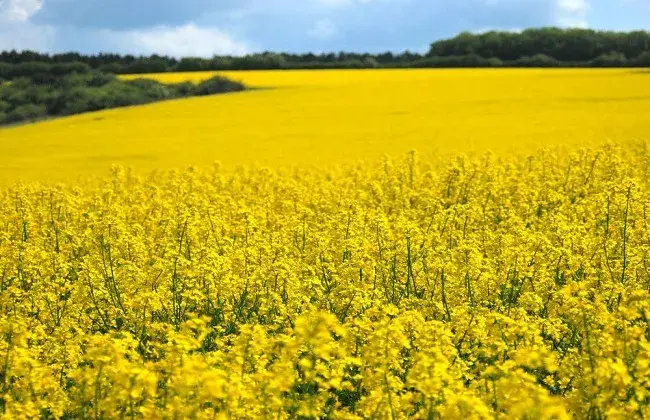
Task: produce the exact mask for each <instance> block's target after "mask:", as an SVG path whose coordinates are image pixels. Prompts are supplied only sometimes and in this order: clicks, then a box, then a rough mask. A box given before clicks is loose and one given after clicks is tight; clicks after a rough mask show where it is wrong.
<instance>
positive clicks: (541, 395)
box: [0, 70, 650, 419]
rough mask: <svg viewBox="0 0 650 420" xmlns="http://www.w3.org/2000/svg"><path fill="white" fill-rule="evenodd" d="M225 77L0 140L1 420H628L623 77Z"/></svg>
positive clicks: (641, 154)
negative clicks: (174, 95) (230, 88)
mask: <svg viewBox="0 0 650 420" xmlns="http://www.w3.org/2000/svg"><path fill="white" fill-rule="evenodd" d="M226 75H227V76H230V77H232V78H235V79H237V78H239V79H241V80H243V81H244V82H246V83H247V84H248V85H250V86H256V87H260V89H258V90H252V91H249V92H245V93H241V94H239V93H238V94H232V95H225V96H217V97H208V98H195V99H188V100H182V101H171V102H165V103H158V104H155V105H149V106H143V107H136V108H130V109H116V110H111V111H104V112H98V113H93V114H85V115H80V116H75V117H70V118H62V119H58V120H51V121H47V122H43V123H38V124H35V125H31V126H21V127H14V128H9V129H2V130H0V146H1V147H2V152H3V154H2V156H0V162H1V163H2V165H0V168H1V170H0V179H2V182H3V183H4V184H5V185H4V186H2V187H1V188H0V227H1V228H0V418H2V419H20V418H24V419H29V418H39V417H40V418H66V419H72V418H95V419H102V418H106V419H107V418H143V419H180V418H197V419H214V418H223V419H230V418H242V419H245V418H278V419H303V418H305V419H307V418H333V419H335V418H340V419H362V418H378V419H406V418H416V419H419V418H422V419H436V418H451V419H454V418H458V419H461V418H462V419H470V418H471V419H474V418H476V419H494V418H522V419H523V418H528V419H538V418H539V419H569V418H597V419H601V418H646V417H648V416H650V393H649V392H648V389H650V320H649V318H650V272H649V271H648V258H649V255H650V230H649V228H648V217H649V215H648V213H649V211H650V184H649V182H648V180H649V179H650V178H649V176H648V175H649V171H650V149H649V148H648V144H647V142H646V140H647V137H648V133H649V132H650V130H648V128H649V127H648V122H647V121H646V119H645V118H644V113H645V109H650V108H648V101H650V87H649V86H650V84H644V83H641V82H640V81H641V80H645V78H647V77H648V75H647V74H644V73H642V72H632V71H629V70H625V71H623V70H603V71H593V70H591V71H586V70H548V71H538V70H503V71H502V70H499V71H486V70H481V71H478V70H462V71H460V70H453V71H451V70H450V71H446V70H445V71H431V70H403V71H326V72H275V73H274V72H242V73H231V74H226ZM155 77H156V78H160V79H161V80H174V81H179V80H187V79H192V78H195V79H194V80H198V79H197V78H199V77H209V74H189V75H185V74H165V75H159V76H155ZM216 161H218V162H216ZM113 164H116V165H113ZM59 181H60V182H59Z"/></svg>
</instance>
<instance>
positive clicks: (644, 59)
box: [632, 51, 650, 67]
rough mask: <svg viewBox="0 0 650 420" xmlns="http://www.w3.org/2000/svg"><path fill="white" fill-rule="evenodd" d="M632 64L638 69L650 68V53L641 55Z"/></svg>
mask: <svg viewBox="0 0 650 420" xmlns="http://www.w3.org/2000/svg"><path fill="white" fill-rule="evenodd" d="M632 64H633V65H634V66H637V67H650V51H646V52H644V53H643V54H641V55H639V56H638V57H637V58H635V59H634V60H633V62H632Z"/></svg>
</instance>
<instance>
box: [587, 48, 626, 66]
mask: <svg viewBox="0 0 650 420" xmlns="http://www.w3.org/2000/svg"><path fill="white" fill-rule="evenodd" d="M591 65H592V66H594V67H624V66H625V65H627V58H626V57H625V54H623V53H620V52H615V51H612V52H609V53H606V54H601V55H599V56H598V57H596V58H595V59H593V60H591Z"/></svg>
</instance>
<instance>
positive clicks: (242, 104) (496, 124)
mask: <svg viewBox="0 0 650 420" xmlns="http://www.w3.org/2000/svg"><path fill="white" fill-rule="evenodd" d="M219 74H223V75H224V76H226V77H228V78H230V79H232V80H237V81H241V82H243V83H244V84H245V85H246V86H249V87H251V88H252V89H251V90H248V91H245V92H240V93H235V94H227V95H215V96H210V97H200V98H191V99H184V100H178V101H167V102H160V103H156V104H151V105H146V106H141V107H128V108H121V109H112V110H107V111H101V112H94V113H88V114H83V115H77V116H71V117H66V118H60V119H54V120H50V121H43V122H39V123H37V124H33V125H23V126H19V127H11V128H2V129H0V153H1V156H2V158H1V160H0V185H7V184H10V183H12V182H15V181H17V180H32V181H39V180H42V179H56V180H59V181H66V182H76V177H78V176H82V177H85V176H95V175H96V174H98V173H106V171H107V170H108V169H109V168H110V165H112V164H115V163H116V164H121V165H123V166H126V167H134V168H135V169H137V170H138V172H146V171H153V170H161V169H162V170H167V169H172V168H178V167H186V166H189V165H197V166H198V167H206V166H209V165H211V164H212V162H213V161H214V160H219V161H221V162H223V164H224V165H227V166H229V167H231V168H232V167H234V166H236V165H239V164H243V165H256V166H269V167H271V168H278V167H282V166H285V165H287V164H296V165H301V166H315V167H322V166H323V165H330V164H332V163H335V164H353V163H354V162H355V161H357V160H359V159H363V160H366V161H377V160H380V159H381V158H382V156H383V155H384V154H388V155H391V156H401V155H404V154H406V153H408V152H409V150H417V151H418V152H419V153H420V154H421V155H422V156H423V157H426V158H427V159H430V158H431V156H439V155H440V154H449V155H451V156H453V155H456V154H458V153H468V152H478V153H484V152H486V151H488V150H491V151H494V152H495V153H503V154H506V153H511V152H512V151H515V152H525V153H533V152H535V150H537V149H538V148H540V147H556V146H559V145H562V146H566V147H567V148H569V149H570V148H573V147H576V146H577V147H580V146H584V145H593V144H600V143H602V142H604V141H613V142H617V141H618V142H624V141H627V140H640V139H644V138H646V137H647V135H648V129H649V125H648V122H647V117H646V113H647V112H646V111H647V110H648V109H650V83H648V81H649V79H650V72H647V71H643V70H640V69H639V70H633V69H402V70H388V69H386V70H384V69H381V70H349V71H348V70H334V71H330V70H323V71H316V70H314V71H311V70H309V71H242V72H223V73H219ZM213 75H214V73H211V72H198V73H165V74H158V75H136V76H135V77H153V78H156V79H158V80H160V81H162V82H181V81H184V80H191V81H199V80H201V79H205V78H209V77H211V76H213ZM124 77H133V76H124ZM257 88H262V89H257Z"/></svg>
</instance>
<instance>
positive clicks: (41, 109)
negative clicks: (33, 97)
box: [5, 104, 47, 123]
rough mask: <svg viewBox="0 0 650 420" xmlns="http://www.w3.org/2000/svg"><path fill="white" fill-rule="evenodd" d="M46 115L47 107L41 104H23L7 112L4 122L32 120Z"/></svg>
mask: <svg viewBox="0 0 650 420" xmlns="http://www.w3.org/2000/svg"><path fill="white" fill-rule="evenodd" d="M45 116H47V107H46V106H45V105H42V104H23V105H19V106H17V107H15V108H14V109H13V110H11V112H9V113H8V114H7V117H6V121H5V122H6V123H16V122H21V121H34V120H38V119H41V118H44V117H45Z"/></svg>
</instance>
